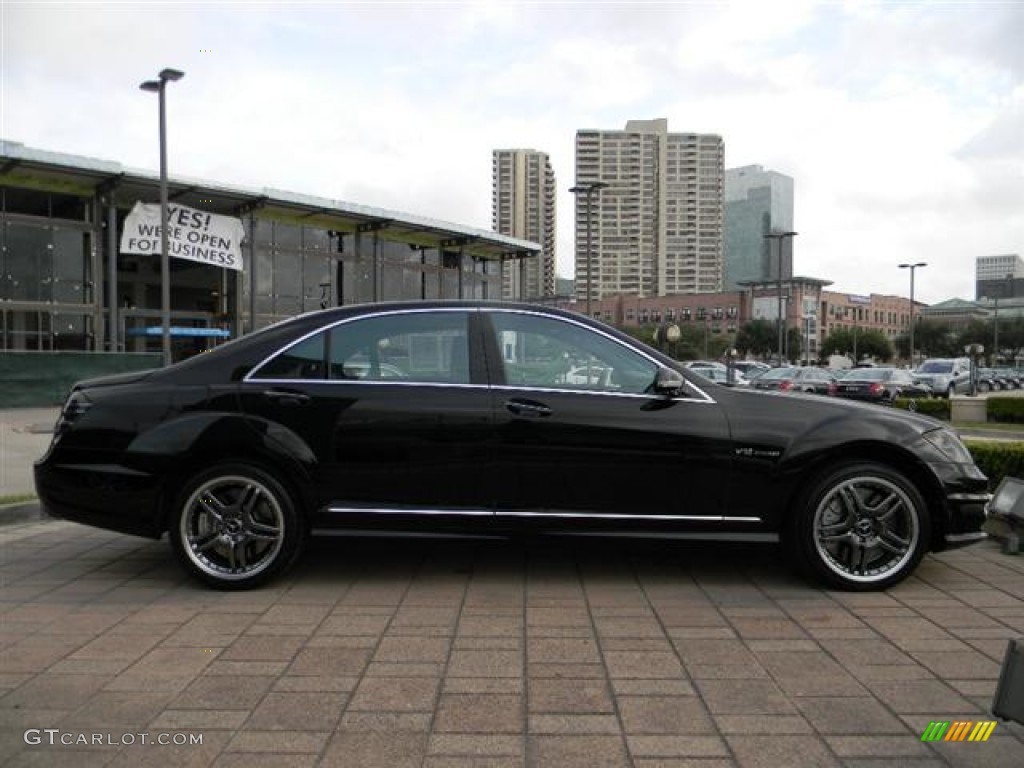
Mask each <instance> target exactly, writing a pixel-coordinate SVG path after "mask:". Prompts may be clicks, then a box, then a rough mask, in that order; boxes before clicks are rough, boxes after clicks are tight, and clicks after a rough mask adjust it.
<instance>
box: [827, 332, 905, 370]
mask: <svg viewBox="0 0 1024 768" xmlns="http://www.w3.org/2000/svg"><path fill="white" fill-rule="evenodd" d="M829 355H847V356H849V358H850V359H851V360H853V361H854V362H855V363H856V362H857V361H858V360H863V359H864V358H866V357H870V358H873V359H875V360H882V361H889V360H891V359H892V356H893V347H892V344H891V343H890V342H889V339H888V338H886V336H885V334H884V333H882V332H881V331H879V330H875V329H873V328H868V329H865V328H836V329H835V330H834V331H831V332H830V333H829V335H828V337H827V338H826V339H825V341H824V343H822V345H821V356H822V357H828V356H829Z"/></svg>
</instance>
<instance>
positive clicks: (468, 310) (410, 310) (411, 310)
mask: <svg viewBox="0 0 1024 768" xmlns="http://www.w3.org/2000/svg"><path fill="white" fill-rule="evenodd" d="M479 311H480V308H479V307H475V306H469V307H401V308H397V309H390V310H387V311H385V312H368V313H366V314H359V315H356V316H354V317H343V318H342V319H341V320H336V321H335V322H333V323H330V324H328V325H320V326H317V327H316V328H314V329H313V330H312V331H310V332H309V333H306V334H304V335H302V336H300V337H299V338H297V339H295V340H294V341H292V342H291V343H290V344H287V345H285V346H283V347H281V348H280V349H278V350H277V351H276V352H273V353H271V354H270V355H269V356H268V357H265V358H264V359H263V360H261V361H260V362H258V363H257V364H256V365H254V366H253V367H252V369H251V370H250V371H249V372H248V373H247V374H245V376H243V377H242V381H243V382H248V381H250V380H252V381H258V382H281V381H290V382H302V383H307V384H308V383H321V384H322V383H325V382H329V383H335V382H339V383H340V382H347V383H354V384H370V383H384V384H390V383H392V381H391V380H380V379H375V380H374V381H373V382H369V381H364V380H361V379H253V375H254V374H256V373H258V372H259V370H260V369H261V368H262V367H263V366H265V365H266V364H267V363H269V362H270V361H271V360H274V359H275V358H277V357H278V356H280V355H282V354H284V353H285V352H287V351H288V350H289V349H291V348H292V347H294V346H297V345H298V344H301V343H302V342H304V341H305V340H306V339H311V338H313V337H314V336H316V335H317V334H318V333H324V332H325V331H329V330H334V329H335V328H337V327H338V326H339V325H346V324H348V323H354V322H356V321H357V320H369V319H372V318H376V317H390V316H391V315H414V314H423V313H425V312H463V313H465V314H466V320H467V321H468V320H469V316H470V315H471V314H473V313H474V312H479ZM469 337H470V328H469V323H468V322H467V323H466V343H467V344H469ZM406 383H407V384H415V385H416V386H423V385H424V384H427V383H433V384H438V383H439V382H419V381H409V382H406ZM441 385H442V386H463V387H468V386H482V385H480V384H444V383H443V382H441Z"/></svg>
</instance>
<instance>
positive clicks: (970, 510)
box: [943, 493, 992, 549]
mask: <svg viewBox="0 0 1024 768" xmlns="http://www.w3.org/2000/svg"><path fill="white" fill-rule="evenodd" d="M991 499H992V494H991V493H951V494H949V496H947V497H946V500H947V502H948V504H949V526H948V528H947V529H946V533H945V536H944V537H943V540H944V546H943V549H957V548H959V547H966V546H968V545H970V544H974V543H976V542H979V541H983V540H984V539H986V538H988V534H986V533H985V532H984V531H982V530H981V527H982V525H984V523H985V519H986V518H987V516H988V512H987V507H988V503H989V501H990V500H991Z"/></svg>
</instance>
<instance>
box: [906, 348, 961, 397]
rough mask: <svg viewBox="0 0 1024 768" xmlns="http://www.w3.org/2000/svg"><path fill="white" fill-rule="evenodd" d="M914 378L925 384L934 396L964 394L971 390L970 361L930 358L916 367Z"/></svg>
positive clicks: (955, 358)
mask: <svg viewBox="0 0 1024 768" xmlns="http://www.w3.org/2000/svg"><path fill="white" fill-rule="evenodd" d="M914 378H915V379H916V380H917V381H920V382H921V383H923V384H927V385H928V386H929V387H930V388H931V390H932V392H933V393H934V394H935V395H936V396H941V397H950V396H952V395H955V394H957V393H960V394H965V393H967V392H968V391H969V390H970V388H971V361H970V359H969V358H966V357H952V358H930V359H928V360H925V361H924V362H923V363H921V365H919V366H918V367H917V369H916V370H915V371H914Z"/></svg>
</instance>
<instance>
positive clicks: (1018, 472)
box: [964, 439, 1024, 491]
mask: <svg viewBox="0 0 1024 768" xmlns="http://www.w3.org/2000/svg"><path fill="white" fill-rule="evenodd" d="M964 445H966V446H967V450H969V451H970V452H971V456H973V457H974V463H975V464H977V465H978V469H980V470H981V471H982V472H984V473H985V475H986V476H987V477H988V479H989V490H992V491H994V490H995V489H996V486H997V485H999V481H1000V480H1002V479H1003V478H1004V477H1006V476H1007V475H1009V476H1010V477H1021V478H1024V442H1017V441H1009V440H1006V441H997V440H971V439H965V440H964Z"/></svg>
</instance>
